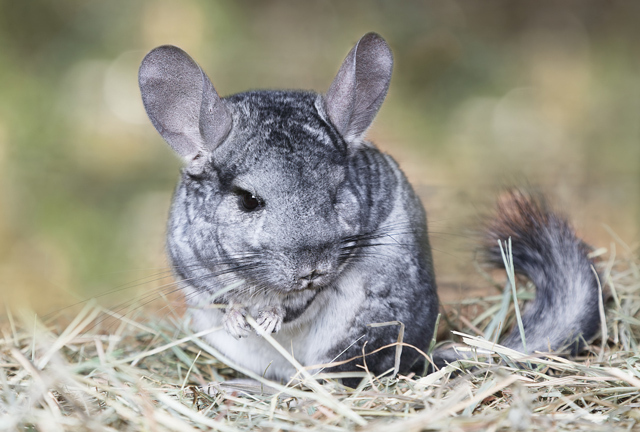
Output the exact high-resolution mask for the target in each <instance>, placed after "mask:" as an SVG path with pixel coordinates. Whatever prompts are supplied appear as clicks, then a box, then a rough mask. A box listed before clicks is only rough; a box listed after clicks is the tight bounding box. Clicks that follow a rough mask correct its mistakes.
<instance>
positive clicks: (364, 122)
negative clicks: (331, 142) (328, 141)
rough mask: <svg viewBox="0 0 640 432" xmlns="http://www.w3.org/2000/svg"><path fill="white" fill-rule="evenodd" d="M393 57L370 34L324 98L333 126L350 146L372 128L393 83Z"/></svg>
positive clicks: (380, 39) (375, 35)
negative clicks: (350, 143)
mask: <svg viewBox="0 0 640 432" xmlns="http://www.w3.org/2000/svg"><path fill="white" fill-rule="evenodd" d="M392 70H393V55H392V54H391V50H390V49H389V46H388V45H387V43H386V42H385V40H384V39H383V38H382V37H381V36H380V35H378V34H376V33H367V34H366V35H364V36H363V37H362V38H361V39H360V40H359V41H358V43H356V45H355V46H354V47H353V48H352V49H351V51H350V52H349V54H348V55H347V57H346V58H345V60H344V61H343V63H342V66H340V70H339V71H338V74H337V75H336V77H335V78H334V80H333V82H332V83H331V87H329V91H327V94H326V95H325V97H324V101H325V109H326V111H327V114H328V116H329V119H330V120H331V123H332V124H333V125H334V126H335V127H336V129H338V131H339V132H340V133H341V134H342V136H343V137H344V138H345V140H346V141H347V142H354V141H358V140H360V139H361V138H362V136H363V135H364V133H365V132H366V130H367V129H368V128H369V126H371V123H372V122H373V119H374V118H375V116H376V114H377V113H378V110H379V109H380V106H381V105H382V102H383V101H384V98H385V96H386V95H387V90H388V89H389V83H390V82H391V72H392Z"/></svg>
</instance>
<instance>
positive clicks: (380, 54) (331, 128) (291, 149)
mask: <svg viewBox="0 0 640 432" xmlns="http://www.w3.org/2000/svg"><path fill="white" fill-rule="evenodd" d="M392 66H393V57H392V54H391V51H390V49H389V47H388V46H387V44H386V42H385V41H384V39H382V38H381V37H380V36H379V35H377V34H374V33H369V34H366V35H365V36H364V37H362V39H360V40H359V41H358V42H357V44H356V45H355V46H354V47H353V49H352V50H351V51H350V52H349V54H348V55H347V57H346V59H345V60H344V62H343V63H342V66H341V67H340V69H339V71H338V74H337V76H336V77H335V79H334V80H333V82H332V83H331V85H330V87H329V90H328V91H327V92H326V93H325V94H318V93H314V92H310V91H271V90H261V91H249V92H246V93H239V94H235V95H231V96H227V97H224V98H221V97H220V96H219V95H218V93H217V92H216V90H215V89H214V87H213V85H212V84H211V81H210V80H209V79H208V77H207V76H206V74H205V73H204V72H203V71H202V70H201V69H200V67H199V66H198V65H197V64H196V63H195V62H194V61H193V60H192V59H191V58H190V57H189V56H188V55H187V54H186V53H185V52H184V51H182V50H181V49H179V48H176V47H174V46H161V47H158V48H156V49H154V50H152V51H151V52H150V53H149V54H147V56H146V57H145V58H144V60H143V61H142V65H141V67H140V73H139V83H140V89H141V93H142V99H143V102H144V106H145V108H146V111H147V114H148V115H149V118H150V119H151V122H152V123H153V125H154V126H155V128H156V129H157V130H158V132H159V133H160V135H162V137H163V138H164V139H165V140H166V141H167V142H168V143H169V145H170V146H171V147H172V148H173V150H174V151H175V152H176V153H177V154H178V155H179V156H180V157H181V158H182V159H183V160H184V162H185V167H184V169H183V170H182V174H181V177H180V181H179V183H178V186H177V189H176V191H175V195H174V199H173V204H172V207H171V215H170V220H169V224H168V233H167V244H168V253H169V256H170V259H171V262H172V266H173V270H174V272H175V275H176V277H177V278H178V280H179V283H180V284H181V286H182V287H183V289H184V292H185V297H186V299H187V302H188V304H189V305H190V307H191V308H192V314H193V327H194V328H195V329H196V330H199V331H200V330H206V329H213V328H219V330H218V331H215V332H213V333H210V334H208V335H207V336H206V339H207V341H208V342H209V343H211V344H212V345H213V346H214V347H215V348H217V349H218V350H219V351H221V352H222V353H223V354H224V355H226V356H227V357H228V358H230V359H232V360H233V361H234V362H236V363H237V364H238V365H241V366H243V367H245V368H247V369H249V370H251V371H253V372H255V373H258V374H263V373H264V374H265V375H266V376H267V377H268V378H272V379H276V380H287V379H289V378H290V377H291V376H292V375H294V374H295V372H296V370H295V369H294V367H293V366H292V365H291V364H290V363H289V362H288V361H287V360H285V358H284V357H283V356H282V355H280V354H279V353H278V352H277V351H276V350H275V349H274V348H273V346H272V345H271V344H270V343H269V342H268V341H267V340H265V339H264V338H263V337H261V336H259V335H258V334H256V332H255V331H253V329H252V327H251V326H250V325H249V324H248V323H247V316H248V315H250V316H251V317H253V318H254V319H255V320H256V321H257V323H258V325H259V327H261V328H262V329H264V330H265V331H267V332H268V333H272V335H273V337H274V338H275V339H276V341H278V342H279V343H280V344H281V345H282V346H283V347H285V349H286V350H287V351H289V352H291V353H292V354H293V356H294V357H295V358H296V359H297V360H298V361H299V362H300V363H301V364H302V365H304V366H311V365H320V364H325V363H328V362H331V361H340V360H344V359H350V358H353V357H358V356H362V355H363V352H364V351H366V352H367V355H366V357H365V361H366V365H367V368H368V370H369V371H371V372H373V373H376V374H379V373H382V372H384V371H387V370H389V369H390V368H392V367H393V366H394V360H395V359H394V357H395V353H396V350H395V349H394V348H393V347H391V348H386V349H380V348H381V347H384V346H386V345H389V344H393V343H394V342H396V341H397V339H398V331H399V327H398V326H394V325H385V326H371V325H370V324H375V323H389V322H400V323H403V324H404V336H403V341H404V342H405V343H406V344H410V345H413V346H414V347H416V348H419V349H421V350H423V351H424V350H426V348H427V347H428V346H429V343H430V342H431V340H432V338H433V336H434V327H435V321H436V317H437V315H438V296H437V293H436V283H435V276H434V272H433V263H432V258H431V249H430V246H429V239H428V235H427V222H426V215H425V211H424V209H423V207H422V204H421V202H420V200H419V199H418V197H417V196H416V194H415V192H414V191H413V189H412V187H411V185H410V184H409V183H408V181H407V179H406V177H405V176H404V174H403V173H402V171H401V170H400V168H399V167H398V164H397V163H396V162H395V161H394V160H393V159H392V158H391V156H389V155H387V154H384V153H382V152H380V151H379V150H378V149H377V148H376V147H375V146H374V145H373V144H372V143H370V142H368V141H366V140H365V133H366V131H367V129H368V128H369V126H370V125H371V123H372V121H373V119H374V117H375V115H376V113H377V112H378V109H379V108H380V106H381V104H382V102H383V100H384V98H385V96H386V93H387V90H388V88H389V82H390V80H391V70H392ZM499 210H500V211H499V215H498V216H497V218H496V219H495V221H494V222H493V223H492V224H490V226H489V230H488V232H489V234H488V236H489V237H490V238H491V241H492V243H489V246H488V247H487V250H488V256H489V258H490V261H494V262H495V261H501V260H498V259H497V257H498V256H499V251H497V250H496V248H497V247H498V246H497V239H503V240H506V239H507V238H508V237H511V238H512V241H513V258H514V261H515V268H516V270H517V271H520V272H522V273H524V274H525V275H528V276H529V277H530V278H531V280H532V281H533V282H535V283H536V285H537V287H538V295H537V298H536V300H535V301H533V302H532V304H531V305H530V306H529V307H528V308H527V309H526V311H525V312H524V314H523V317H522V319H523V321H524V328H525V331H526V344H527V348H528V349H529V350H530V351H533V350H544V351H547V350H548V349H549V348H551V349H552V350H555V349H559V348H561V347H563V346H565V345H567V344H569V343H571V342H572V341H576V340H584V339H587V340H588V339H590V338H591V337H592V336H593V335H594V333H595V332H596V329H597V328H598V320H599V315H598V309H597V308H598V306H597V305H598V300H597V298H598V290H597V284H596V280H595V276H594V275H593V273H592V271H591V268H590V262H589V259H588V258H587V256H586V248H585V246H584V245H583V243H582V242H581V241H580V240H579V239H578V238H577V237H576V236H575V235H574V234H573V232H572V231H571V229H570V228H569V225H568V224H567V223H566V222H565V221H564V220H563V219H562V218H560V217H558V216H556V215H555V214H553V213H551V212H549V211H548V210H547V209H546V207H545V206H544V205H543V203H542V202H541V201H539V200H536V199H532V198H529V197H527V196H526V195H524V194H521V193H515V192H514V193H511V194H507V195H506V198H503V200H502V202H501V204H500V206H499ZM214 304H215V305H219V304H222V305H224V307H213V305H214ZM504 343H505V344H506V345H507V346H509V347H513V348H515V349H520V350H521V349H522V344H521V342H520V336H519V333H518V331H517V330H515V331H513V332H512V333H511V334H510V335H509V336H507V338H506V340H505V341H504ZM435 357H436V358H437V359H440V360H447V359H450V358H451V352H448V351H443V352H442V353H441V354H440V355H439V354H438V352H436V353H435ZM424 361H425V360H424V356H423V355H422V354H421V353H420V352H418V351H417V350H415V349H410V348H405V349H404V350H403V351H402V357H401V362H400V371H401V372H408V371H410V370H416V371H423V370H424V367H425V363H424ZM356 363H360V364H361V363H363V361H362V359H360V361H356V362H350V363H345V364H341V365H339V366H335V367H333V368H332V370H333V371H354V370H355V371H357V370H361V369H360V368H359V367H358V366H356ZM265 371H266V372H265Z"/></svg>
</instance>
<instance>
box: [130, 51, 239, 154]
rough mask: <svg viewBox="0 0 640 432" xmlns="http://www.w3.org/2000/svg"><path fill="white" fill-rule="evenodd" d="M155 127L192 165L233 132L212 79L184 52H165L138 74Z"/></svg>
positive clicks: (152, 57)
mask: <svg viewBox="0 0 640 432" xmlns="http://www.w3.org/2000/svg"><path fill="white" fill-rule="evenodd" d="M138 82H139V84H140V92H141V93H142V102H143V103H144V107H145V109H146V110H147V115H149V118H150V119H151V123H153V126H155V128H156V130H157V131H158V132H160V135H162V137H163V138H164V139H165V141H167V142H168V143H169V145H170V146H171V147H172V148H173V150H175V152H176V153H178V155H180V156H181V157H182V158H183V159H185V160H186V161H188V162H191V161H193V160H195V159H197V158H198V157H199V156H201V155H202V154H203V153H207V152H211V151H212V150H213V149H214V148H215V147H216V146H218V145H219V144H220V143H222V141H224V139H225V138H226V136H227V135H228V134H229V131H230V130H231V115H230V114H229V112H228V111H227V109H226V108H225V106H224V102H223V101H222V100H221V99H220V96H218V93H216V91H215V89H214V88H213V85H212V84H211V81H209V78H208V77H207V75H206V74H205V73H204V72H203V71H202V70H201V69H200V67H199V66H198V64H197V63H196V62H195V61H193V59H192V58H191V57H189V55H188V54H187V53H185V52H184V51H182V50H181V49H180V48H178V47H175V46H170V45H165V46H161V47H158V48H155V49H154V50H152V51H151V52H150V53H149V54H147V55H146V57H145V58H144V60H142V64H141V65H140V72H139V74H138Z"/></svg>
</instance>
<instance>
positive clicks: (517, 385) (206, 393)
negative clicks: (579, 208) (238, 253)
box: [0, 245, 640, 432]
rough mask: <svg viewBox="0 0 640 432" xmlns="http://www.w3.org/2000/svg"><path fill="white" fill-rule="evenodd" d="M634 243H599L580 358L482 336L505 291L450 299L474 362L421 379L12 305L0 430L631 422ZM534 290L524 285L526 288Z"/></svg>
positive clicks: (636, 386) (639, 415)
mask: <svg viewBox="0 0 640 432" xmlns="http://www.w3.org/2000/svg"><path fill="white" fill-rule="evenodd" d="M619 249H620V247H619ZM625 249H626V251H625V252H624V253H623V254H620V253H618V254H617V253H616V252H615V247H614V245H612V247H611V248H610V250H608V251H604V250H600V251H595V252H594V254H595V255H598V256H599V258H598V260H599V261H598V272H599V273H600V275H601V279H602V285H603V290H604V292H605V296H604V297H605V302H604V304H603V307H602V310H601V312H602V313H603V314H604V315H605V316H606V326H603V329H602V333H603V337H602V338H600V339H597V340H595V341H593V343H592V345H590V347H589V350H588V351H587V352H586V353H585V354H584V356H583V357H580V358H573V359H570V360H568V359H566V358H563V357H560V356H553V355H552V356H549V355H547V356H540V355H538V356H532V357H523V356H522V355H521V354H519V353H517V352H514V351H510V350H507V349H505V348H502V347H500V346H499V345H496V344H495V343H492V342H491V341H490V340H487V339H485V338H484V337H483V336H485V335H487V334H495V327H496V325H497V326H498V327H505V328H506V327H508V326H509V325H511V322H513V321H514V318H513V316H514V313H513V310H514V306H513V302H512V301H508V300H509V298H510V296H511V294H510V293H511V289H506V290H504V294H500V293H499V292H498V291H496V293H497V294H496V295H491V296H484V297H480V298H474V299H465V300H464V301H460V302H456V304H447V305H444V307H445V309H446V310H447V314H446V316H445V317H444V318H446V319H441V320H440V323H441V325H445V323H448V325H449V326H451V327H453V328H456V329H458V330H459V331H458V332H457V336H456V337H458V339H459V340H460V341H461V343H462V344H463V347H462V348H461V349H467V350H470V352H472V353H474V354H473V356H472V359H470V360H465V361H458V362H456V363H454V364H452V365H449V366H448V367H446V368H445V369H442V370H440V371H438V372H436V373H434V374H431V375H427V376H425V377H417V376H401V375H399V376H394V375H393V371H390V373H388V374H387V375H385V376H380V377H373V376H365V378H364V379H363V380H362V382H361V384H360V385H359V386H358V387H357V388H355V389H352V388H346V387H344V386H342V385H340V384H339V383H338V382H336V381H335V380H333V379H331V377H330V376H325V377H324V378H322V379H319V380H318V379H317V378H319V377H317V376H316V377H312V376H310V375H309V373H308V372H306V371H304V370H301V372H300V380H298V381H297V382H296V383H289V384H287V385H284V384H278V383H272V382H269V381H267V380H264V379H263V378H262V377H260V376H255V375H253V374H251V373H250V372H248V371H243V370H242V369H241V368H238V367H236V366H234V365H233V364H230V363H228V362H226V360H225V359H224V357H223V356H222V355H221V354H220V353H218V352H216V351H215V350H214V349H213V348H211V347H210V346H209V345H207V344H206V343H205V342H204V341H203V340H202V339H201V337H202V334H193V333H191V332H190V331H189V329H188V327H187V324H186V320H185V319H184V318H183V317H181V316H178V315H172V314H167V315H165V316H163V317H162V318H161V319H160V318H158V317H157V315H154V314H153V313H152V311H149V312H148V313H149V315H148V316H146V317H143V318H141V317H140V316H138V317H135V318H132V317H130V316H128V317H127V316H121V315H119V314H118V313H116V312H114V311H113V310H107V309H104V308H103V307H101V306H99V305H97V304H96V303H92V302H90V303H88V304H85V306H84V308H83V310H82V311H81V312H79V313H78V314H77V315H76V316H75V317H74V318H73V319H72V320H69V319H67V320H64V319H60V318H56V319H48V320H44V319H39V318H38V317H35V316H34V315H29V314H16V313H11V312H8V313H7V317H6V320H4V322H3V323H2V324H1V326H0V329H1V337H2V339H1V340H0V386H1V390H0V429H2V430H41V431H79V430H91V431H93V430H113V431H137V430H149V431H164V430H175V431H190V430H220V431H249V430H269V431H279V430H281V431H307V430H327V431H336V432H338V431H351V430H367V431H370V430H371V431H375V430H381V431H385V432H392V431H414V430H415V431H418V430H428V431H439V430H447V431H511V430H532V431H538V430H540V431H548V430H559V431H565V430H566V431H574V430H589V431H594V430H595V431H598V430H603V431H604V430H606V431H611V430H633V429H635V428H638V427H640V354H639V352H638V340H639V339H640V312H639V311H640V268H639V265H638V264H639V263H638V261H637V260H636V258H634V256H635V253H634V252H633V251H631V250H630V249H628V248H625ZM530 295H531V294H530V291H529V290H527V287H526V283H522V284H519V290H518V298H526V297H527V296H530ZM144 313H146V312H144ZM104 317H109V319H108V320H105V319H104ZM390 349H398V347H397V346H396V347H391V348H390ZM403 349H411V348H410V347H403ZM284 354H286V350H284ZM487 359H489V362H487ZM291 360H292V361H294V362H295V360H294V359H291ZM363 375H364V373H363Z"/></svg>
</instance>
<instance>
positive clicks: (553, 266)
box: [485, 190, 600, 353]
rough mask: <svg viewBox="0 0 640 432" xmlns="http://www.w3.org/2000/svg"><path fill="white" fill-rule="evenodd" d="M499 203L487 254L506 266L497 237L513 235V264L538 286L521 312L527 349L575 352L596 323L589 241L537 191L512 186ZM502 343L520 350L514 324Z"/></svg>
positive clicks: (592, 333) (595, 290) (595, 285)
mask: <svg viewBox="0 0 640 432" xmlns="http://www.w3.org/2000/svg"><path fill="white" fill-rule="evenodd" d="M497 207H498V211H497V215H496V217H495V218H494V219H493V220H492V221H490V223H489V226H488V230H487V236H486V239H485V241H486V245H485V248H486V252H487V260H488V261H489V262H490V263H492V264H495V265H496V266H501V267H504V263H503V260H502V254H501V252H500V247H499V246H498V240H505V241H506V240H508V239H509V238H511V244H512V248H513V265H514V269H515V271H516V273H519V274H522V275H524V276H526V277H528V278H529V279H530V280H531V281H532V282H533V284H534V285H535V286H536V290H537V292H536V297H535V300H533V301H532V302H530V303H529V304H527V305H526V306H525V309H524V311H523V314H522V323H523V326H524V334H525V342H526V345H527V351H529V352H535V351H543V352H548V351H549V348H551V350H552V351H556V350H559V349H561V348H565V347H571V349H572V351H573V352H574V353H575V352H577V351H578V350H580V348H581V347H582V346H583V345H584V341H589V340H590V339H591V338H593V337H594V336H595V334H596V333H597V331H598V329H599V328H600V313H599V310H598V303H599V300H598V296H599V289H598V281H597V279H596V274H595V273H594V271H593V269H592V268H591V266H592V263H591V260H590V259H589V258H588V257H587V254H588V251H589V248H588V246H587V245H586V244H585V243H584V242H583V241H582V240H580V239H579V238H578V237H577V236H576V234H575V233H574V231H573V229H572V228H571V226H570V225H569V223H568V222H567V221H566V220H565V219H563V218H562V217H560V216H558V215H557V214H555V213H553V212H551V211H550V210H549V209H548V207H547V206H546V204H545V203H544V201H543V199H542V198H541V197H533V196H531V195H528V194H526V193H524V192H521V191H519V190H513V191H510V192H507V193H505V194H503V195H502V196H501V197H500V199H499V200H498V206H497ZM501 344H502V345H504V346H507V347H509V348H513V349H516V350H518V351H523V350H524V349H523V346H522V341H521V339H520V332H519V330H518V328H517V326H516V327H515V328H514V329H513V330H512V331H511V333H510V334H509V335H508V336H507V337H506V338H505V339H504V340H503V341H501Z"/></svg>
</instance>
